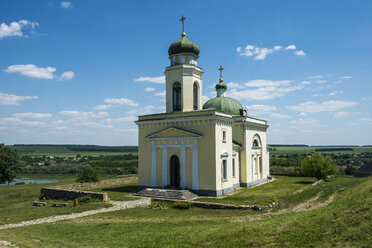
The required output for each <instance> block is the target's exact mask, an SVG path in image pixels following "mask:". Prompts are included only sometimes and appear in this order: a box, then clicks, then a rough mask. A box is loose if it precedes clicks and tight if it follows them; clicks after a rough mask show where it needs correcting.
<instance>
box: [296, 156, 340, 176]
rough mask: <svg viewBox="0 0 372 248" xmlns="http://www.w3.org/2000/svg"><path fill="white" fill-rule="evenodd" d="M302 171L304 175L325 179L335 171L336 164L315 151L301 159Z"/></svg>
mask: <svg viewBox="0 0 372 248" xmlns="http://www.w3.org/2000/svg"><path fill="white" fill-rule="evenodd" d="M301 165H302V172H303V174H304V176H308V177H315V178H317V179H318V180H319V179H327V178H328V176H330V175H333V174H335V173H336V171H337V169H336V166H335V165H334V164H333V162H332V159H331V158H330V157H328V156H327V157H325V158H324V157H323V155H322V154H320V153H318V152H315V153H314V154H313V155H312V156H311V157H309V158H305V159H304V160H302V163H301Z"/></svg>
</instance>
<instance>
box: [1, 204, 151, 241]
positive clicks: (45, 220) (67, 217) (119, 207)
mask: <svg viewBox="0 0 372 248" xmlns="http://www.w3.org/2000/svg"><path fill="white" fill-rule="evenodd" d="M150 202H151V199H150V198H142V199H139V200H136V201H127V202H120V201H110V203H111V204H112V205H113V206H112V207H109V208H101V209H97V210H90V211H86V212H82V213H74V214H66V215H57V216H51V217H46V218H41V219H36V220H28V221H22V222H20V223H15V224H6V225H1V226H0V230H4V229H9V228H16V227H23V226H31V225H38V224H46V223H54V222H57V221H62V220H70V219H75V218H80V217H85V216H89V215H93V214H100V213H107V212H113V211H118V210H122V209H127V208H135V207H139V206H147V205H149V204H150ZM2 242H5V241H2ZM0 244H1V243H0Z"/></svg>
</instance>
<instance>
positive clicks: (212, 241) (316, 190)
mask: <svg viewBox="0 0 372 248" xmlns="http://www.w3.org/2000/svg"><path fill="white" fill-rule="evenodd" d="M314 181H315V179H312V178H290V177H277V178H276V180H275V181H273V182H271V183H267V184H263V185H260V186H257V187H254V188H247V189H240V190H238V191H237V192H236V193H235V194H232V195H228V196H225V197H223V198H220V199H219V201H221V202H228V203H235V204H239V203H242V204H247V203H250V204H266V203H267V202H270V201H271V200H272V199H274V198H275V199H276V200H277V201H278V203H279V204H278V205H277V207H275V208H274V209H265V210H263V211H251V210H211V209H201V208H196V207H194V208H190V209H187V210H180V209H173V208H153V207H137V208H134V209H127V210H120V211H115V212H110V213H103V214H97V215H91V216H87V217H82V218H77V219H72V220H68V221H61V222H55V223H51V224H40V225H33V226H27V227H19V228H16V229H6V230H0V240H5V241H7V242H10V243H12V244H14V245H17V246H19V247H371V244H372V228H371V227H372V224H371V223H372V211H371V210H372V209H371V205H372V196H371V193H372V178H353V177H349V176H336V177H333V178H331V179H330V181H329V182H323V183H320V184H317V185H315V186H313V185H312V183H313V182H314ZM134 186H135V185H133V184H130V185H127V186H126V185H122V186H121V187H119V188H118V187H116V189H112V190H110V189H98V190H106V191H108V192H109V191H116V193H115V194H119V193H120V192H121V191H122V192H123V194H127V193H128V190H127V189H128V188H129V192H130V191H131V190H132V189H133V187H134ZM17 187H19V186H10V187H8V190H2V188H0V198H1V199H2V200H3V202H6V201H9V200H11V201H12V202H13V204H17V205H18V206H19V207H21V205H25V206H24V207H23V208H25V209H27V208H29V209H31V210H32V211H35V212H41V213H42V212H44V211H45V210H46V209H45V208H34V209H32V207H31V206H26V205H27V204H28V201H30V200H31V199H29V200H28V201H25V200H24V199H23V197H24V196H22V193H21V191H19V190H17V189H18V188H17ZM24 187H26V186H24ZM30 187H40V186H37V185H32V186H30ZM19 189H20V188H19ZM9 190H11V191H13V192H14V193H13V194H12V196H11V198H9V197H10V196H9V192H10V191H9ZM32 191H34V192H35V193H36V192H37V191H36V189H32ZM17 192H19V193H17ZM35 196H36V194H35ZM115 198H116V199H118V200H119V198H117V195H116V196H115ZM123 200H125V198H123ZM17 202H18V203H17ZM4 204H5V203H4ZM5 205H6V204H5ZM8 211H10V212H11V213H16V209H14V210H13V211H12V210H8ZM64 211H65V210H64ZM19 214H20V213H19ZM39 214H40V213H39ZM35 217H37V216H36V215H35ZM13 218H15V219H14V220H16V219H18V220H21V219H22V218H18V217H16V214H15V216H14V217H13ZM23 218H27V219H28V218H29V217H27V216H24V217H23ZM6 222H7V223H9V222H8V221H6Z"/></svg>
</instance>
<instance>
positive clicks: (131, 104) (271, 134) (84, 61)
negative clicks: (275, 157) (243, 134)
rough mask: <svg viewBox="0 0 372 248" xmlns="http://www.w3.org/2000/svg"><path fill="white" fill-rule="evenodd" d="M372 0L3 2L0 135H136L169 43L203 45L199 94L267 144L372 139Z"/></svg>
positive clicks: (152, 106)
mask: <svg viewBox="0 0 372 248" xmlns="http://www.w3.org/2000/svg"><path fill="white" fill-rule="evenodd" d="M371 11H372V1H367V0H365V1H358V0H352V1H351V0H349V1H342V0H339V1H336V0H334V1H331V0H329V1H324V0H320V1H315V0H313V1H297V0H296V1H275V0H273V1H265V0H264V1H165V0H164V1H143V0H142V1H119V0H117V1H114V0H112V1H103V0H79V1H77V0H71V1H57V0H45V1H27V0H25V1H20V0H2V1H0V143H5V144H8V145H11V144H96V145H137V144H138V137H137V134H138V132H137V126H136V124H135V123H134V121H135V120H136V119H137V116H138V115H144V114H152V113H161V112H164V111H165V83H164V74H163V72H164V70H165V68H166V67H167V66H169V64H170V61H169V58H168V48H169V45H170V44H171V43H172V42H173V41H176V40H177V39H179V38H180V36H181V32H182V25H181V23H180V22H179V19H180V17H181V16H182V15H184V16H185V17H186V21H185V32H186V34H187V37H188V38H189V39H190V40H192V41H194V42H195V43H197V44H198V45H199V46H200V50H201V51H200V54H199V56H200V58H199V59H198V66H199V67H201V68H202V69H203V71H204V75H203V89H202V90H203V101H206V100H208V99H210V98H213V97H215V96H216V91H215V89H214V85H215V83H218V79H219V71H218V70H217V69H218V68H219V66H220V65H222V66H223V67H224V68H225V70H224V72H223V78H224V82H225V83H227V85H228V88H227V96H229V97H233V98H235V99H236V100H238V101H239V102H240V103H241V104H242V105H243V106H245V107H247V109H248V115H249V116H252V117H255V118H262V119H265V120H267V121H268V124H269V125H270V127H269V128H268V131H267V142H268V143H269V144H308V145H368V144H369V145H370V144H372V142H371V140H372V108H371V106H372V61H371V58H372V49H371V44H372V15H371Z"/></svg>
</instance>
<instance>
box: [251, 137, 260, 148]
mask: <svg viewBox="0 0 372 248" xmlns="http://www.w3.org/2000/svg"><path fill="white" fill-rule="evenodd" d="M252 147H253V148H260V147H261V138H260V136H258V134H255V135H254V136H253V142H252Z"/></svg>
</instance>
